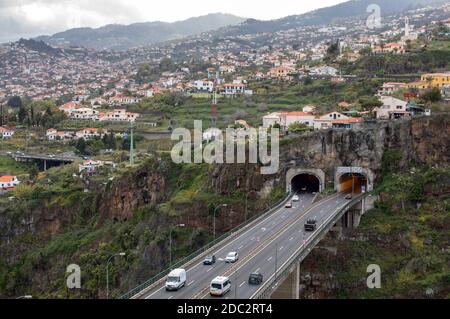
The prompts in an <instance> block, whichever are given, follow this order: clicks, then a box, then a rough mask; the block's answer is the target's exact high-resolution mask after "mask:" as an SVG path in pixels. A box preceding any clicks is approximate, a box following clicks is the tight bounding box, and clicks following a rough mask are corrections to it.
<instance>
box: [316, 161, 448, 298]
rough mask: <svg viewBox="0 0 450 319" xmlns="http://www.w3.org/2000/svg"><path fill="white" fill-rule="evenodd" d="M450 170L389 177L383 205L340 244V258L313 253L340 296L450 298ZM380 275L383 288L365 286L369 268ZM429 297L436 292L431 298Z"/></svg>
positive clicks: (382, 193) (383, 190)
mask: <svg viewBox="0 0 450 319" xmlns="http://www.w3.org/2000/svg"><path fill="white" fill-rule="evenodd" d="M449 185H450V169H448V168H447V169H432V168H421V169H416V170H413V171H411V172H403V173H395V174H394V173H390V174H388V175H386V176H385V177H384V179H383V182H382V184H381V185H380V186H379V187H378V192H379V193H380V196H381V201H380V202H379V203H378V205H377V207H376V208H375V209H374V210H372V211H370V212H369V213H367V214H366V215H365V216H364V217H363V218H362V222H361V225H360V228H358V229H357V230H354V231H352V232H351V233H350V234H349V236H348V238H353V240H349V239H348V238H347V240H345V241H342V242H335V241H333V242H328V244H331V245H337V248H338V256H337V257H332V260H330V259H329V258H330V257H325V256H323V255H321V254H316V253H315V254H313V255H312V259H311V260H310V261H309V262H310V263H312V265H313V268H314V270H313V271H317V270H319V272H320V273H322V274H330V273H331V274H333V276H334V278H335V283H336V284H337V287H338V288H337V289H335V290H333V291H328V293H327V294H328V295H327V297H336V298H425V297H436V298H450V254H449V249H450V189H449ZM371 264H377V265H379V266H380V267H381V271H382V274H381V275H382V288H381V289H374V290H370V289H368V288H367V287H366V278H367V276H368V274H367V273H366V269H367V266H368V265H371ZM427 291H428V293H430V292H433V293H432V294H430V295H429V296H428V295H427Z"/></svg>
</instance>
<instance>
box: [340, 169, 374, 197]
mask: <svg viewBox="0 0 450 319" xmlns="http://www.w3.org/2000/svg"><path fill="white" fill-rule="evenodd" d="M339 191H340V192H344V193H354V194H361V193H365V192H367V191H368V189H367V177H366V176H364V175H363V174H355V173H347V174H344V175H342V176H341V177H340V178H339Z"/></svg>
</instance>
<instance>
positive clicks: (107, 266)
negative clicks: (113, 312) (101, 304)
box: [106, 253, 126, 299]
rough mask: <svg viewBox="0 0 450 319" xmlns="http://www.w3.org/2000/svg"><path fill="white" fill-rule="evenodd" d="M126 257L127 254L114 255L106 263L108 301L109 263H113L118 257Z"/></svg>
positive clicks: (107, 294) (107, 295)
mask: <svg viewBox="0 0 450 319" xmlns="http://www.w3.org/2000/svg"><path fill="white" fill-rule="evenodd" d="M125 255H126V254H125V253H118V254H115V255H112V256H111V257H109V259H108V261H107V262H106V299H109V263H110V262H111V260H112V259H113V258H114V257H117V256H121V257H124V256H125Z"/></svg>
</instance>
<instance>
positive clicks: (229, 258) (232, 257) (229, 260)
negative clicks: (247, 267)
mask: <svg viewBox="0 0 450 319" xmlns="http://www.w3.org/2000/svg"><path fill="white" fill-rule="evenodd" d="M238 260H239V254H238V253H235V252H231V253H229V254H228V255H227V258H225V262H226V263H235V262H236V261H238Z"/></svg>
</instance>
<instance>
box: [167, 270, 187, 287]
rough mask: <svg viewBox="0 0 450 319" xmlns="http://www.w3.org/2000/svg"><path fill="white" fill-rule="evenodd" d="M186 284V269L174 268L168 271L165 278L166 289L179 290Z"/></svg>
mask: <svg viewBox="0 0 450 319" xmlns="http://www.w3.org/2000/svg"><path fill="white" fill-rule="evenodd" d="M185 285H186V270H184V269H175V270H173V271H171V272H170V274H169V276H167V280H166V290H167V291H172V290H179V289H180V288H182V287H183V286H185Z"/></svg>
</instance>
